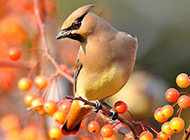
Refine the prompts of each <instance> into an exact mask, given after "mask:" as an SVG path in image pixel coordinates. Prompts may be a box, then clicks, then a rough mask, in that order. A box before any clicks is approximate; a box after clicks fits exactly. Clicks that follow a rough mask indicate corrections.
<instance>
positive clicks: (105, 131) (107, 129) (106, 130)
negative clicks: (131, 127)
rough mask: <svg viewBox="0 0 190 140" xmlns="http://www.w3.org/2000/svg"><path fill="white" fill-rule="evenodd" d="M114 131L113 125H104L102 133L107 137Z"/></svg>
mask: <svg viewBox="0 0 190 140" xmlns="http://www.w3.org/2000/svg"><path fill="white" fill-rule="evenodd" d="M113 133H114V131H113V127H111V126H110V125H104V126H103V127H102V128H101V135H102V136H103V137H105V138H109V137H111V136H112V135H113Z"/></svg>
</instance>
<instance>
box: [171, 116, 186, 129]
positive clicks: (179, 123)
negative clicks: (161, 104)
mask: <svg viewBox="0 0 190 140" xmlns="http://www.w3.org/2000/svg"><path fill="white" fill-rule="evenodd" d="M184 126H185V123H184V121H183V119H182V118H179V117H174V118H173V119H171V120H170V128H171V129H172V130H173V131H174V132H176V133H178V132H181V131H182V130H183V128H184Z"/></svg>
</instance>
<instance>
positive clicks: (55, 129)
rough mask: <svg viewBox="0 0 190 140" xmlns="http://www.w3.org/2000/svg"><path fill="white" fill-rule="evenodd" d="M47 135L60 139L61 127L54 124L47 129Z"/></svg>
mask: <svg viewBox="0 0 190 140" xmlns="http://www.w3.org/2000/svg"><path fill="white" fill-rule="evenodd" d="M49 136H50V137H51V138H52V139H60V138H61V137H62V133H61V128H60V127H58V126H54V127H52V128H51V129H50V130H49Z"/></svg>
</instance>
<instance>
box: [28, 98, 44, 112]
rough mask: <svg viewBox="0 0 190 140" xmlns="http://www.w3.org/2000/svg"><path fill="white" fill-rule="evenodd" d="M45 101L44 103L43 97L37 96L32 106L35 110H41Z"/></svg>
mask: <svg viewBox="0 0 190 140" xmlns="http://www.w3.org/2000/svg"><path fill="white" fill-rule="evenodd" d="M43 103H44V100H43V99H42V98H35V99H33V100H32V103H31V107H33V110H34V111H35V110H37V111H40V110H43Z"/></svg>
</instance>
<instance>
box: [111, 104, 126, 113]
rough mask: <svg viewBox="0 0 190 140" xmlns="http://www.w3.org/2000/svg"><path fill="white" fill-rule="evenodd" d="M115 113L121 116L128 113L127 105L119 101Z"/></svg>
mask: <svg viewBox="0 0 190 140" xmlns="http://www.w3.org/2000/svg"><path fill="white" fill-rule="evenodd" d="M114 108H115V111H116V112H118V113H119V114H123V113H125V112H126V111H127V109H128V107H127V104H126V103H125V102H123V101H117V102H116V103H115V105H114Z"/></svg>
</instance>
